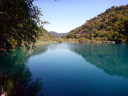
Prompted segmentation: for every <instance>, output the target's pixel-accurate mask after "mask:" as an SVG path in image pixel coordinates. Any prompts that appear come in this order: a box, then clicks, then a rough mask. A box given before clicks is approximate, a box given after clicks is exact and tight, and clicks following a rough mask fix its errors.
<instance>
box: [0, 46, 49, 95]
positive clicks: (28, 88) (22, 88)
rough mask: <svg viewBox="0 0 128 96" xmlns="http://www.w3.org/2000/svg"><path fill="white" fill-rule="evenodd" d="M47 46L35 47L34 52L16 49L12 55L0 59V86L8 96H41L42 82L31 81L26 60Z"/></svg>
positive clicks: (38, 80) (37, 80)
mask: <svg viewBox="0 0 128 96" xmlns="http://www.w3.org/2000/svg"><path fill="white" fill-rule="evenodd" d="M46 50H47V46H46V45H45V46H42V47H41V46H39V47H38V46H37V48H36V49H35V51H32V50H31V52H28V51H25V50H24V49H17V50H16V51H15V52H14V53H11V54H8V55H6V56H1V57H0V85H1V86H2V89H3V90H4V91H6V93H7V94H8V96H37V95H39V96H42V95H43V93H41V90H42V83H43V82H42V80H41V79H39V78H38V79H33V77H32V73H31V72H30V70H29V68H28V67H27V65H26V63H27V60H28V59H29V58H30V57H31V56H33V55H38V54H39V53H42V52H45V51H46Z"/></svg>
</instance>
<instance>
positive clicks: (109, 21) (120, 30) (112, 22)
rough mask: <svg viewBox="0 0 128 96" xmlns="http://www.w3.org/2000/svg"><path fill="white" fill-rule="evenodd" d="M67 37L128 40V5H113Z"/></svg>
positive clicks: (116, 40)
mask: <svg viewBox="0 0 128 96" xmlns="http://www.w3.org/2000/svg"><path fill="white" fill-rule="evenodd" d="M66 37H67V38H75V39H81V38H84V40H85V39H87V40H88V39H89V40H96V41H115V42H117V43H120V42H124V43H125V42H128V5H125V6H119V7H117V6H113V7H111V8H109V9H107V10H106V11H105V12H104V13H101V14H99V15H98V16H97V17H94V18H92V19H90V20H88V21H87V22H86V23H85V24H83V25H82V26H80V27H78V28H76V29H74V30H72V31H71V32H70V33H69V34H68V35H67V36H66Z"/></svg>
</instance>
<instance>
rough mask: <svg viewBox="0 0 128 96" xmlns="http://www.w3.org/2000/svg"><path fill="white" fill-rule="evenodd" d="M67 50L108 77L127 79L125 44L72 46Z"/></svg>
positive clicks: (127, 61)
mask: <svg viewBox="0 0 128 96" xmlns="http://www.w3.org/2000/svg"><path fill="white" fill-rule="evenodd" d="M69 48H70V49H71V50H72V51H73V52H75V53H77V54H79V55H81V56H82V57H83V58H84V59H85V60H86V61H87V62H89V63H91V64H93V65H95V66H97V67H98V68H100V69H103V70H104V71H105V72H106V73H108V74H109V75H118V76H122V77H124V78H128V45H127V44H110V45H108V44H72V45H71V46H69Z"/></svg>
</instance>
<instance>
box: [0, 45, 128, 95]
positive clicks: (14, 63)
mask: <svg viewBox="0 0 128 96" xmlns="http://www.w3.org/2000/svg"><path fill="white" fill-rule="evenodd" d="M0 63H1V65H0V76H1V79H0V80H1V82H2V85H3V87H4V89H5V91H6V90H7V92H8V93H9V94H11V95H12V96H23V94H22V92H24V93H25V94H26V95H27V96H28V94H33V95H31V96H36V95H40V94H41V95H42V94H43V96H128V45H127V44H49V45H39V46H37V48H36V49H35V51H33V50H30V51H29V52H28V51H24V50H23V49H22V50H21V49H20V50H17V51H16V52H14V53H13V54H10V55H9V56H5V57H0ZM15 82H16V83H15ZM28 86H29V87H28ZM14 90H15V93H13V92H12V91H14ZM26 90H27V91H26ZM21 91H22V92H21ZM20 92H21V93H20ZM17 94H18V95H17ZM20 94H21V95H20ZM24 96H25V95H24Z"/></svg>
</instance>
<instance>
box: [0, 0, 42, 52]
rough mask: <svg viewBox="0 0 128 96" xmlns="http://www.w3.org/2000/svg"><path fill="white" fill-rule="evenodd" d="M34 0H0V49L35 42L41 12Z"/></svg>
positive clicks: (3, 50) (7, 49)
mask: <svg viewBox="0 0 128 96" xmlns="http://www.w3.org/2000/svg"><path fill="white" fill-rule="evenodd" d="M34 1H35V0H0V51H1V52H8V51H10V50H13V49H15V48H16V47H17V46H22V45H26V46H27V47H28V48H29V47H30V44H32V43H35V42H36V39H37V37H38V36H39V35H38V34H39V25H40V24H41V23H40V18H39V16H40V15H41V12H40V10H39V8H38V7H37V6H35V5H34V4H33V2H34Z"/></svg>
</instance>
